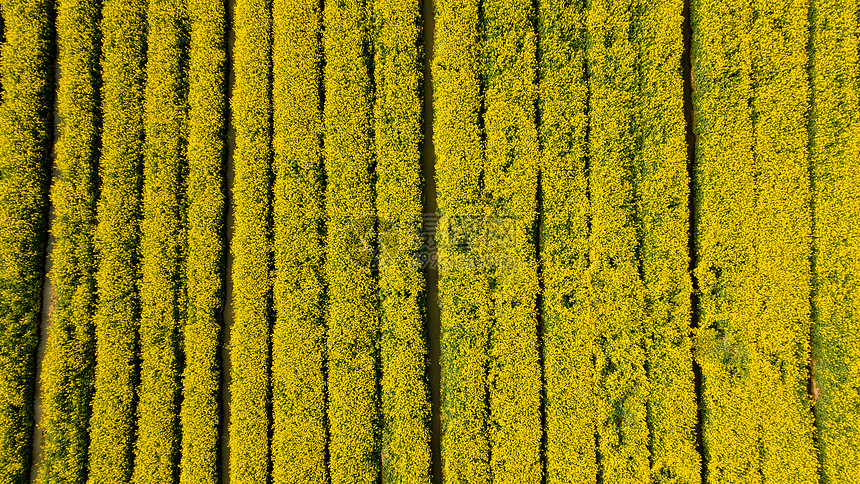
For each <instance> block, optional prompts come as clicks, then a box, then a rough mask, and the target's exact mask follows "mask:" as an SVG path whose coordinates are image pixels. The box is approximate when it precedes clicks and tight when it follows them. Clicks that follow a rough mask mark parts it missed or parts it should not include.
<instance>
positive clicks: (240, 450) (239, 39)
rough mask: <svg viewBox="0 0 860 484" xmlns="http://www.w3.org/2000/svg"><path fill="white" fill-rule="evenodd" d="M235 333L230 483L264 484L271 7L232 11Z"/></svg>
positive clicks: (260, 1)
mask: <svg viewBox="0 0 860 484" xmlns="http://www.w3.org/2000/svg"><path fill="white" fill-rule="evenodd" d="M233 25H234V30H235V33H236V43H235V47H234V51H233V62H234V63H233V68H234V72H235V86H234V88H233V98H232V100H231V101H232V102H231V109H232V113H233V125H234V126H235V129H236V149H235V151H234V153H233V157H234V158H233V160H234V167H235V175H234V180H233V213H234V217H235V218H234V225H233V240H232V245H231V251H232V253H233V273H232V279H233V325H232V328H231V331H230V338H231V340H230V360H231V364H232V365H233V367H232V375H231V379H230V381H231V383H230V477H231V482H235V483H238V484H252V483H253V484H256V483H260V482H266V479H267V477H266V476H267V474H268V472H269V428H270V422H269V411H268V410H267V405H268V403H269V398H270V390H269V311H270V301H269V299H270V292H271V275H270V271H271V269H270V266H271V250H272V249H271V245H272V241H271V229H270V224H271V222H270V218H271V208H270V201H269V200H270V197H271V186H270V185H271V183H270V180H271V167H270V162H271V142H272V140H271V126H272V102H271V86H270V82H269V78H270V76H271V70H272V69H271V65H272V60H271V49H272V11H271V2H270V1H269V0H239V1H238V2H236V6H235V10H234V11H233Z"/></svg>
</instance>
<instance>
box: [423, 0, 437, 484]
mask: <svg viewBox="0 0 860 484" xmlns="http://www.w3.org/2000/svg"><path fill="white" fill-rule="evenodd" d="M434 6H435V1H434V0H422V5H421V10H422V12H421V19H422V23H423V28H422V39H421V41H422V44H423V47H424V59H423V62H424V77H423V83H424V84H423V86H422V88H423V91H424V96H423V101H424V103H423V116H422V129H423V139H422V146H421V176H422V179H423V184H422V191H423V193H422V198H423V201H424V213H425V216H424V217H423V223H424V227H423V230H424V234H423V235H424V237H425V240H426V241H427V243H426V244H425V247H426V249H427V250H428V253H427V254H426V255H427V259H426V262H425V264H424V281H425V284H426V286H425V291H426V295H425V311H426V313H425V314H426V321H425V324H426V327H425V331H424V334H425V336H426V338H427V356H428V371H427V376H428V383H429V391H430V465H431V475H432V479H433V483H434V484H441V483H442V416H441V402H442V372H441V367H440V364H439V357H440V355H441V339H440V338H441V322H440V308H439V272H438V270H437V268H436V265H435V261H436V260H437V255H436V245H435V244H434V243H432V240H431V239H430V238H431V237H434V236H435V234H434V233H433V231H434V230H435V226H436V223H435V222H436V212H437V204H436V176H435V174H436V172H435V162H436V152H435V148H434V145H433V112H434V111H433V72H432V69H431V66H432V59H433V54H434V46H435V44H434V39H435V29H436V27H435V17H434Z"/></svg>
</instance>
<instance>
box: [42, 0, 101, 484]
mask: <svg viewBox="0 0 860 484" xmlns="http://www.w3.org/2000/svg"><path fill="white" fill-rule="evenodd" d="M100 9H101V2H100V1H97V0H71V1H66V0H63V1H60V2H58V4H57V42H58V48H59V59H58V62H59V69H60V73H61V76H60V78H59V80H58V86H57V109H58V114H59V116H60V119H61V124H60V125H59V126H58V133H59V134H58V137H57V142H56V148H55V151H56V171H57V176H56V178H55V179H54V183H53V185H52V187H51V201H52V203H53V206H54V217H55V219H54V222H53V226H52V232H53V235H54V248H53V253H52V259H53V265H52V268H51V274H50V277H51V282H52V285H53V288H54V298H55V299H54V307H53V311H52V313H51V324H50V326H49V327H48V343H47V347H46V352H45V360H44V362H43V363H42V375H41V378H42V402H43V403H42V405H43V417H42V421H41V428H42V436H43V443H42V458H41V461H40V463H39V482H41V483H43V484H50V483H55V482H63V483H69V484H72V483H74V484H84V483H85V482H86V479H87V447H88V445H89V417H90V399H91V398H92V392H93V370H94V366H95V365H94V357H95V335H94V327H93V315H94V312H95V302H96V281H95V272H96V260H95V254H94V246H93V237H94V235H95V226H96V223H95V222H96V196H97V191H96V185H95V183H96V170H97V167H98V149H99V144H98V140H99V129H98V127H99V113H98V106H99V98H98V96H97V89H98V86H99V84H100V75H99V58H98V56H99V51H100V49H99V45H98V42H97V39H98V34H99V24H98V21H99V11H100Z"/></svg>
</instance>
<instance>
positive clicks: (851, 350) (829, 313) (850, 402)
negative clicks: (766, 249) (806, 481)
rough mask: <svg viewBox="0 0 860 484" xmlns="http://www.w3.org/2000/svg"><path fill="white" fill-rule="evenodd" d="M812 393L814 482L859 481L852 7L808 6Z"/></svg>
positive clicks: (859, 231) (859, 24) (859, 103)
mask: <svg viewBox="0 0 860 484" xmlns="http://www.w3.org/2000/svg"><path fill="white" fill-rule="evenodd" d="M811 3H812V9H811V12H812V17H811V23H812V38H811V45H812V49H811V55H812V60H811V62H810V67H811V68H810V75H811V79H812V111H811V115H810V128H809V130H810V134H811V143H810V149H811V153H810V156H811V162H812V163H811V166H812V180H813V181H812V190H813V191H812V200H813V202H812V203H813V223H814V228H813V234H814V240H815V243H814V245H813V249H814V252H813V268H814V270H815V272H814V274H813V280H814V291H813V300H812V304H813V311H812V314H813V316H814V319H813V329H812V344H813V347H812V354H813V361H812V372H813V377H814V381H815V383H814V385H813V387H812V391H813V397H814V398H816V399H817V401H816V402H815V423H816V427H817V429H818V445H819V447H820V452H821V455H820V462H821V482H822V483H826V484H848V483H850V482H853V481H855V480H857V476H858V475H860V446H858V445H857V442H858V439H860V408H859V407H858V406H857V388H858V387H860V327H858V323H860V286H858V285H857V278H858V277H860V253H858V250H857V248H858V247H860V192H858V190H860V50H858V48H860V47H858V46H860V6H858V3H857V2H854V1H843V0H813V1H812V2H811Z"/></svg>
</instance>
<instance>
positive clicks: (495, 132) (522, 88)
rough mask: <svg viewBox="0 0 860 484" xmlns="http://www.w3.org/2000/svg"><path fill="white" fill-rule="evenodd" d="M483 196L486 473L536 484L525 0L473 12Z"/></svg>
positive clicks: (533, 39)
mask: <svg viewBox="0 0 860 484" xmlns="http://www.w3.org/2000/svg"><path fill="white" fill-rule="evenodd" d="M482 20H483V35H484V45H483V53H482V54H483V55H482V61H483V67H484V71H483V74H484V76H485V80H486V92H485V99H484V105H485V115H484V127H485V130H486V164H485V168H484V170H485V171H484V189H485V197H486V199H487V202H488V203H489V205H490V210H489V215H490V217H492V218H491V219H489V220H488V222H490V224H491V225H489V226H488V227H487V234H488V239H487V241H486V242H487V244H488V245H487V247H486V250H487V256H488V257H490V256H492V257H495V258H497V263H498V265H496V264H495V262H496V261H494V263H493V264H492V266H491V267H489V268H488V269H489V271H488V277H489V283H490V288H491V292H490V295H491V297H492V300H493V303H492V304H493V306H492V310H493V312H492V320H491V321H492V322H491V329H490V340H489V351H488V353H489V357H490V363H489V371H488V376H487V379H488V388H489V394H490V399H489V403H490V416H489V428H490V432H489V435H490V446H491V449H490V456H491V458H490V468H491V472H492V476H493V482H494V483H515V482H531V483H539V482H541V477H542V475H543V469H542V463H541V455H540V453H541V448H540V447H541V437H542V433H543V432H542V429H541V414H540V399H541V393H542V381H541V369H540V361H539V359H538V337H537V311H536V308H537V294H538V291H539V289H540V288H539V285H538V277H537V259H536V254H535V234H534V230H535V228H536V223H535V222H536V218H537V184H538V167H539V163H540V151H539V148H538V137H537V127H536V124H535V123H536V118H535V116H536V100H537V93H538V92H537V82H536V81H537V32H536V31H535V24H534V20H535V11H534V6H533V4H532V1H531V0H486V1H485V2H484V4H483V18H482Z"/></svg>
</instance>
